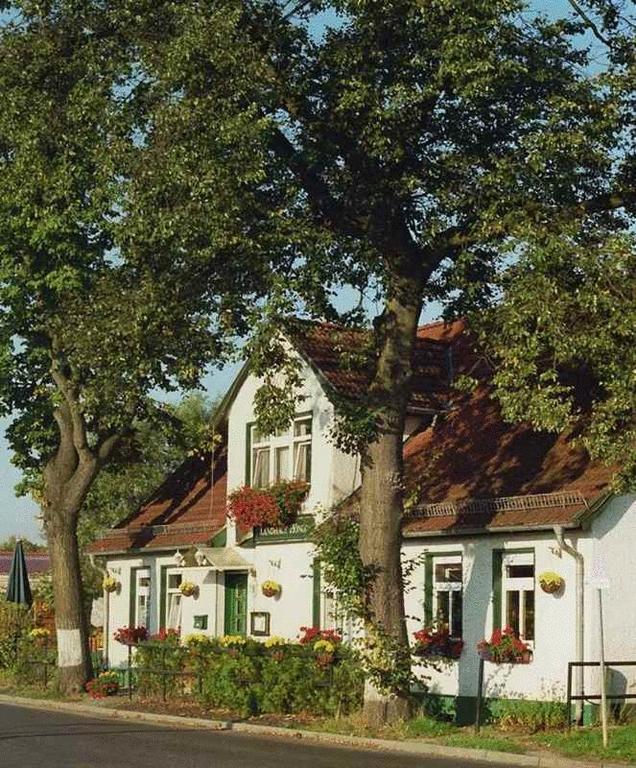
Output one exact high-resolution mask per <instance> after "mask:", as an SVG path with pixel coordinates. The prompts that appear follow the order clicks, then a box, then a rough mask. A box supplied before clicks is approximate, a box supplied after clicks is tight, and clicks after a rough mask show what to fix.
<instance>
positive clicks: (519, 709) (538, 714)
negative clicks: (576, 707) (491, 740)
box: [488, 699, 567, 733]
mask: <svg viewBox="0 0 636 768" xmlns="http://www.w3.org/2000/svg"><path fill="white" fill-rule="evenodd" d="M488 704H489V711H490V718H491V719H492V720H493V721H494V722H495V723H497V724H498V725H500V726H501V727H502V728H520V729H523V730H524V731H527V732H529V733H537V732H538V731H545V730H549V729H554V728H562V727H563V726H564V725H565V723H566V721H567V705H566V704H565V703H564V702H561V701H536V700H526V699H493V700H491V701H489V703H488Z"/></svg>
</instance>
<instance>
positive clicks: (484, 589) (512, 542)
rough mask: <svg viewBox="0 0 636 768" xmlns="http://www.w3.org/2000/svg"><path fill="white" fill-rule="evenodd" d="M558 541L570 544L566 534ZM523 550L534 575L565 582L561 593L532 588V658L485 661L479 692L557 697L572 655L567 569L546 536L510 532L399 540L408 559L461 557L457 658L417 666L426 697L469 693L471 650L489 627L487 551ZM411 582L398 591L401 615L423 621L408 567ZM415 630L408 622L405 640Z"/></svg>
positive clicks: (420, 572)
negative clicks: (439, 667)
mask: <svg viewBox="0 0 636 768" xmlns="http://www.w3.org/2000/svg"><path fill="white" fill-rule="evenodd" d="M566 538H567V539H568V540H571V537H569V536H568V537H566ZM575 541H576V539H575ZM575 546H576V543H575ZM526 548H533V549H534V553H535V576H536V577H538V575H539V574H540V573H541V572H542V571H546V570H552V571H556V572H557V573H559V574H560V575H561V576H563V578H564V579H565V588H564V590H563V593H562V594H557V595H549V594H546V593H544V592H543V591H542V590H541V588H540V587H539V585H538V584H537V586H536V590H535V641H534V655H533V660H532V662H531V663H530V664H527V665H526V664H502V665H496V664H492V663H487V664H486V668H485V692H486V695H488V696H501V695H505V696H506V697H524V698H544V699H549V698H563V697H564V696H565V690H566V679H567V661H568V659H573V658H574V652H575V648H574V632H575V599H574V598H575V566H574V561H573V559H572V558H570V557H569V556H568V555H567V554H566V553H563V554H562V556H559V553H558V546H557V544H556V541H555V539H554V536H553V535H551V534H550V533H546V534H543V533H539V534H533V535H515V536H514V538H513V537H512V536H508V537H507V538H506V537H504V536H487V535H484V536H474V537H471V538H467V537H462V538H455V537H454V538H441V537H440V538H435V539H433V538H431V539H428V540H427V541H426V542H424V541H420V540H413V539H410V540H407V541H406V543H405V546H404V551H405V555H406V557H408V558H413V557H417V556H418V555H421V554H422V553H423V552H428V553H430V554H433V555H436V554H437V555H442V554H444V553H447V552H458V551H461V552H462V558H463V559H462V562H463V595H464V599H463V634H464V638H463V639H464V650H463V652H462V655H461V657H460V659H459V660H458V661H455V662H452V663H450V664H449V665H448V666H446V667H444V670H443V671H441V672H436V671H434V670H431V669H430V668H427V669H424V668H421V670H420V671H421V674H423V675H426V676H428V677H429V680H428V685H429V687H430V690H431V691H432V692H434V693H442V694H449V695H458V694H459V695H461V696H475V695H476V693H477V675H478V666H479V660H478V656H477V652H476V650H475V646H476V645H477V643H478V642H479V641H480V640H481V639H482V638H486V639H489V638H490V635H491V633H492V627H493V594H492V552H493V550H511V551H512V550H515V549H526ZM411 582H412V588H411V589H410V591H408V592H407V594H406V613H407V615H408V616H415V617H420V618H421V619H423V607H422V606H423V599H424V568H423V566H420V567H418V568H417V569H416V570H415V572H414V573H413V574H412V577H411ZM421 626H422V621H421V620H420V621H419V622H418V621H417V620H413V619H410V620H409V635H410V638H411V639H412V634H411V633H412V632H413V631H415V630H417V629H419V628H420V627H421Z"/></svg>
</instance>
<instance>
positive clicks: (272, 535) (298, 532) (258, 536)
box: [254, 515, 314, 546]
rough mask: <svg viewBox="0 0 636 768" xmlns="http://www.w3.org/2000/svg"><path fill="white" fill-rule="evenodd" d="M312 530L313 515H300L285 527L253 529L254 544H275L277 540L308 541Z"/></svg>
mask: <svg viewBox="0 0 636 768" xmlns="http://www.w3.org/2000/svg"><path fill="white" fill-rule="evenodd" d="M313 530H314V518H313V515H300V516H299V517H298V519H297V520H296V522H295V523H294V524H293V525H289V526H287V527H286V528H259V529H258V530H256V531H254V544H256V545H257V546H258V545H259V544H275V543H276V542H279V541H308V540H309V538H310V537H311V534H312V532H313Z"/></svg>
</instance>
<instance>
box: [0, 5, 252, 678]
mask: <svg viewBox="0 0 636 768" xmlns="http://www.w3.org/2000/svg"><path fill="white" fill-rule="evenodd" d="M3 6H4V7H5V8H8V11H7V14H6V15H5V16H3V17H2V21H1V23H0V92H1V93H2V109H1V110H0V307H1V311H0V342H1V345H0V403H1V406H2V409H3V411H4V412H5V413H11V414H12V415H13V417H14V419H13V421H12V425H11V427H10V429H9V431H8V437H9V441H10V444H11V447H12V449H13V451H14V461H15V463H16V464H17V465H18V466H19V467H20V468H21V469H22V470H23V471H24V473H25V476H26V482H27V483H28V484H30V486H31V489H32V492H33V493H34V494H35V495H36V496H37V498H38V499H39V500H40V502H41V506H42V516H43V520H44V528H45V532H46V538H47V542H48V548H49V552H50V556H51V568H52V580H53V587H54V593H55V617H56V627H57V646H58V664H59V669H60V685H61V687H62V689H63V690H65V691H70V690H73V689H77V688H80V687H81V686H82V685H83V684H84V683H85V682H86V679H87V676H88V675H89V674H90V657H89V654H88V644H87V633H86V622H85V617H84V614H83V611H82V602H81V578H80V568H79V551H78V542H77V525H78V519H79V515H80V511H81V509H82V505H83V504H84V502H85V500H86V498H87V494H88V493H89V491H90V489H91V487H92V486H93V484H94V482H95V480H96V478H97V477H98V475H99V473H100V471H101V470H102V469H103V467H105V466H106V465H107V463H108V462H109V461H111V460H112V459H113V457H114V456H115V455H116V453H117V451H118V450H120V449H123V448H125V447H126V446H127V445H129V438H130V436H131V435H133V434H134V432H135V430H136V429H137V428H138V427H139V425H143V424H148V423H152V421H153V420H154V419H155V418H157V405H156V403H154V402H153V400H152V399H151V398H150V397H149V394H150V393H152V392H153V391H154V390H156V389H163V390H173V389H175V388H177V387H182V388H186V389H188V388H192V387H193V386H195V385H196V384H197V383H198V380H199V376H200V374H201V372H202V370H203V369H204V367H205V365H206V364H208V363H209V362H211V361H216V362H218V361H220V360H222V359H223V358H224V356H225V355H226V353H227V352H228V351H229V347H228V339H229V334H231V333H232V332H234V331H239V332H240V331H242V330H244V327H243V328H242V327H241V325H240V318H241V316H242V302H243V301H244V300H245V301H248V302H249V301H250V300H252V299H253V298H254V296H255V295H258V293H259V291H262V290H263V288H264V278H263V274H259V284H258V285H257V289H256V291H251V290H250V285H254V283H250V277H251V275H252V274H253V273H254V272H255V271H256V270H249V269H247V266H246V264H245V262H244V261H242V258H241V254H240V253H237V255H236V258H234V259H229V258H227V252H224V251H222V249H221V248H220V247H219V245H218V243H219V241H220V240H221V237H222V232H221V226H220V224H219V222H210V226H209V228H208V230H207V233H204V234H201V233H199V234H198V242H199V243H200V244H203V243H204V241H205V239H206V237H207V238H208V239H214V240H215V244H216V247H215V250H214V253H213V254H206V258H205V271H202V270H201V263H200V262H199V261H197V258H196V256H197V254H196V252H194V251H193V253H192V255H191V257H190V258H188V260H187V264H186V263H185V261H184V259H183V250H182V249H180V248H179V246H178V244H175V243H174V242H171V243H169V252H167V251H166V250H162V245H166V248H167V247H168V244H166V243H164V242H159V238H157V239H156V240H154V239H153V237H154V231H153V230H152V228H150V227H148V226H146V223H145V222H146V219H145V218H144V214H145V208H144V205H145V199H144V198H143V194H142V190H143V189H144V183H145V179H146V178H147V174H149V173H152V167H151V160H152V158H150V157H149V156H148V155H149V154H150V152H151V149H152V146H151V143H150V141H149V140H148V139H147V136H146V132H147V130H148V123H147V121H146V120H145V119H144V107H145V103H144V98H143V95H144V83H143V81H142V80H140V79H139V78H138V77H137V73H136V71H135V68H134V66H135V60H134V57H133V56H132V55H131V49H130V47H129V42H128V41H126V39H125V38H124V37H123V35H122V34H121V30H122V28H125V26H126V25H125V19H123V20H122V18H121V17H119V16H118V15H117V13H115V11H114V10H113V9H112V8H111V7H110V6H109V5H108V4H104V3H101V2H94V3H93V2H88V1H84V2H79V3H78V2H74V1H73V0H68V1H66V0H59V2H44V3H31V2H27V1H26V0H25V2H15V3H3ZM124 15H125V14H124ZM131 62H132V63H131ZM237 183H240V176H239V177H238V179H237ZM219 221H220V220H219ZM170 230H171V227H170V223H169V222H168V221H165V220H164V222H163V229H162V233H165V232H168V231H170ZM201 247H203V245H201ZM250 264H251V262H250ZM234 299H236V301H235V300H234Z"/></svg>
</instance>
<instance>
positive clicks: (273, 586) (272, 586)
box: [261, 580, 282, 597]
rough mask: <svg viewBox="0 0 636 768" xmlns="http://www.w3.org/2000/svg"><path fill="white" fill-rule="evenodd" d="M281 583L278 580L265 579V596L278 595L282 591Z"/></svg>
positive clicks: (262, 587)
mask: <svg viewBox="0 0 636 768" xmlns="http://www.w3.org/2000/svg"><path fill="white" fill-rule="evenodd" d="M281 589H282V587H281V585H280V584H279V583H278V582H277V581H271V580H268V581H264V582H263V583H262V584H261V592H262V593H263V594H264V595H265V597H278V595H280V593H281Z"/></svg>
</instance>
